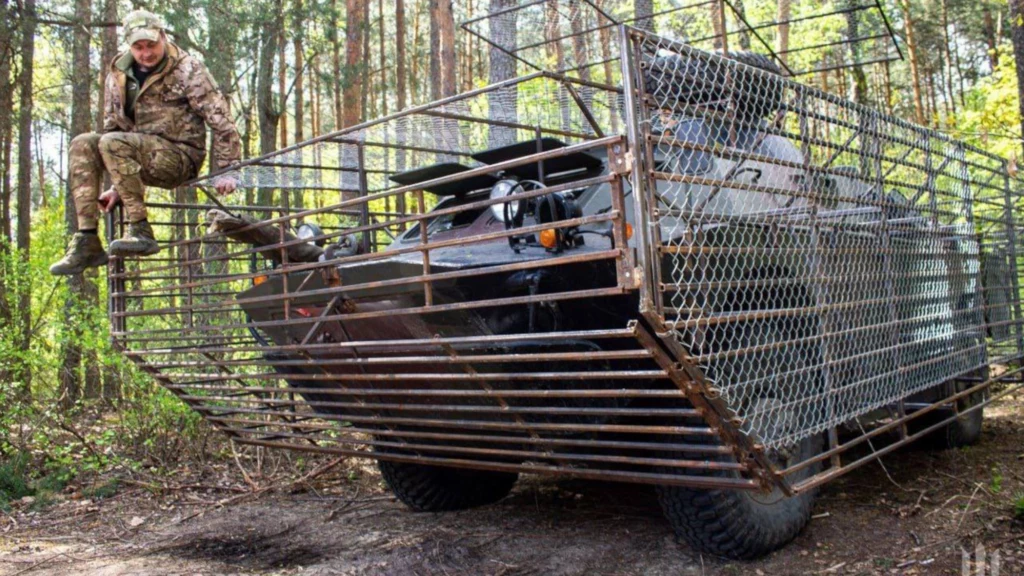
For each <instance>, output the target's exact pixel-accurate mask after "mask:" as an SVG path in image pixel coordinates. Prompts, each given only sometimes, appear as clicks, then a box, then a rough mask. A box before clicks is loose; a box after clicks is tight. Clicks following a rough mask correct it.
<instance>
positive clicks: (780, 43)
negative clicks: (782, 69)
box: [775, 0, 793, 66]
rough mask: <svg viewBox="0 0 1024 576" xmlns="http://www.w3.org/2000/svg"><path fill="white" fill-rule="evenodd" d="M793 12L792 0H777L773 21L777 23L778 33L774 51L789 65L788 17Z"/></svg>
mask: <svg viewBox="0 0 1024 576" xmlns="http://www.w3.org/2000/svg"><path fill="white" fill-rule="evenodd" d="M792 13H793V2H792V0H779V4H778V6H777V7H776V12H775V21H776V22H778V23H779V33H778V36H777V42H776V45H775V53H776V54H778V55H779V59H780V60H782V63H783V64H786V65H787V66H788V65H789V54H788V53H789V19H790V17H791V16H792Z"/></svg>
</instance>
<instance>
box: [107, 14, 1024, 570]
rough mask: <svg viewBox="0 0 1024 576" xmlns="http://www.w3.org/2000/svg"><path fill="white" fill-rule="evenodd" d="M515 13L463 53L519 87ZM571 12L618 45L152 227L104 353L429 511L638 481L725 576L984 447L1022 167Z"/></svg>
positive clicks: (571, 41)
mask: <svg viewBox="0 0 1024 576" xmlns="http://www.w3.org/2000/svg"><path fill="white" fill-rule="evenodd" d="M513 4H514V5H515V8H514V9H509V10H507V11H505V12H502V13H498V14H490V15H487V16H484V17H481V18H480V19H478V20H476V21H471V22H469V23H467V24H466V25H464V28H465V29H466V30H467V31H469V32H471V33H479V32H480V28H479V27H480V26H483V25H485V24H486V23H487V22H489V21H490V28H491V31H492V32H494V30H498V31H499V32H501V31H502V30H504V34H505V35H506V36H502V34H497V35H492V36H491V37H490V41H492V43H493V44H494V45H495V47H496V49H498V50H501V51H504V52H505V53H506V54H507V56H508V58H509V61H510V62H514V61H513V60H512V58H513V57H514V58H516V59H519V60H520V61H521V62H526V63H529V62H531V61H534V60H535V59H534V56H536V55H538V54H540V55H543V54H544V50H545V46H544V45H535V46H532V45H529V43H524V42H523V40H522V38H520V39H519V41H518V43H516V42H515V41H514V40H513V41H512V42H511V43H509V42H508V38H507V34H508V30H509V28H510V26H509V24H508V22H507V21H506V22H504V24H501V25H498V24H496V22H497V21H496V20H495V19H501V18H505V19H506V20H507V19H508V18H511V17H512V15H515V17H516V18H517V20H513V23H516V22H518V24H513V25H512V26H511V28H512V29H515V28H519V29H520V30H530V29H532V28H533V26H532V25H530V22H531V21H532V20H531V18H533V19H539V18H542V17H544V14H545V13H544V5H543V4H538V3H537V2H524V3H520V4H515V3H513ZM570 4H574V5H575V6H576V8H575V10H577V13H576V14H577V15H579V14H581V12H579V11H580V10H582V9H583V8H586V9H587V10H590V12H589V13H588V14H589V16H579V17H580V18H584V21H586V22H590V23H591V24H595V25H597V24H601V25H600V26H595V27H594V28H593V29H588V30H587V31H586V32H583V31H578V32H579V33H577V34H570V35H566V36H564V37H563V38H562V41H564V42H566V43H567V46H566V47H567V48H568V50H566V51H565V53H566V54H574V55H575V56H577V57H578V56H579V54H581V53H585V52H586V50H578V51H574V50H573V49H576V48H579V47H580V45H581V44H580V43H584V47H589V48H588V49H589V54H592V55H595V54H602V50H604V49H607V50H608V52H607V53H605V56H606V57H604V58H600V59H599V60H603V62H599V63H598V64H597V65H596V66H594V67H591V68H589V70H590V72H589V73H587V74H582V73H579V70H580V69H582V62H581V61H579V60H577V61H575V62H573V63H571V64H572V65H571V66H568V70H567V69H562V70H556V71H548V70H544V69H538V70H536V71H534V72H532V73H530V74H527V75H525V76H520V77H517V78H512V79H507V80H502V81H500V82H497V83H494V84H490V85H488V86H486V87H482V88H479V89H475V90H472V91H470V92H467V93H464V94H460V95H457V96H453V97H450V98H446V99H444V100H441V101H438V102H433V103H430V104H426V105H423V106H418V107H415V108H411V109H409V110H405V111H402V112H400V113H397V114H394V115H391V116H387V117H384V118H380V119H376V120H372V121H369V122H366V123H364V124H361V125H359V126H356V127H353V128H350V129H346V130H341V131H338V132H335V133H331V134H327V135H323V136H320V137H318V138H316V139H314V140H311V141H309V142H305V143H302V144H299V145H296V146H294V147H292V148H289V149H286V150H282V151H280V152H277V153H274V154H271V155H268V156H264V157H261V158H257V159H253V160H249V161H247V162H244V163H243V164H242V165H241V166H239V167H237V168H236V169H235V170H236V171H237V172H238V174H239V176H240V178H241V181H242V184H243V186H242V189H241V190H240V191H239V192H237V193H236V195H235V196H232V197H229V198H228V201H227V202H226V203H225V205H222V206H218V205H214V204H212V203H210V202H207V201H203V200H201V199H199V198H198V197H197V192H196V191H197V190H202V189H203V187H205V186H206V182H208V181H210V179H211V178H214V177H215V176H216V174H214V175H211V176H209V177H206V178H205V179H202V180H199V181H197V182H196V183H194V186H193V187H191V188H190V189H187V190H179V191H178V192H176V196H175V199H174V200H173V201H167V202H163V203H160V202H153V203H152V204H153V206H154V209H155V210H162V211H163V212H160V213H162V214H166V216H167V218H166V220H167V222H169V224H168V225H166V226H164V235H163V236H162V240H164V241H165V242H166V247H167V249H166V250H165V252H164V253H163V256H161V257H157V258H150V259H140V260H115V261H114V262H113V263H112V265H111V266H112V269H111V274H110V282H111V290H110V293H111V322H112V326H113V334H114V338H115V342H116V343H117V344H118V346H120V347H121V349H122V350H123V352H124V353H125V354H126V355H127V356H128V357H130V358H131V359H133V360H134V361H135V362H136V363H137V364H138V365H139V366H140V367H141V368H143V369H144V370H146V371H148V372H150V373H152V374H153V376H154V377H155V378H157V379H158V380H159V381H160V382H161V383H162V384H163V385H165V386H166V387H167V388H168V389H170V390H172V391H174V392H175V393H176V394H177V395H178V396H179V397H180V398H181V399H182V400H183V401H184V402H186V403H188V404H190V405H191V406H193V407H194V408H195V409H196V410H198V411H200V412H201V413H202V414H203V416H204V417H205V418H206V419H207V420H209V421H210V422H211V423H212V424H213V425H214V426H216V427H217V428H219V429H221V430H223V431H224V432H225V433H226V434H228V435H230V436H231V438H232V439H233V440H234V441H235V442H238V443H242V444H247V445H253V446H264V447H279V448H288V449H293V450H302V451H307V452H317V453H332V454H343V455H351V456H358V457H366V458H372V459H376V460H377V461H378V462H379V467H380V471H381V474H382V475H383V478H384V480H385V481H386V483H387V485H388V486H389V487H390V488H391V489H392V490H393V491H394V493H395V495H396V496H397V497H398V498H399V499H400V500H401V501H402V502H404V503H406V504H408V505H409V506H410V507H411V508H412V509H414V510H422V511H444V510H455V509H462V508H469V507H473V506H479V505H484V504H488V503H492V502H495V501H497V500H499V499H501V498H503V497H504V496H505V495H506V494H508V493H509V491H510V490H511V489H512V488H513V485H514V484H515V482H516V479H517V477H518V475H519V474H523V473H528V474H545V475H553V476H565V477H575V478H584V479H599V480H613V481H621V482H631V483H637V484H648V485H654V486H655V487H656V490H657V494H658V497H659V500H660V502H661V504H662V506H663V508H664V511H665V514H666V516H667V518H668V519H669V521H670V523H671V525H672V527H673V528H674V529H675V531H676V532H677V533H678V534H679V535H680V536H681V537H683V538H685V540H686V541H687V542H689V543H690V544H691V545H693V546H695V547H696V548H698V549H699V550H701V551H703V552H709V553H713V554H717V555H722V556H728V557H734V558H751V557H756V556H759V555H762V554H765V553H767V552H769V551H771V550H774V549H776V548H778V547H780V546H782V545H784V544H785V543H787V542H788V541H790V540H791V539H792V538H793V537H795V535H796V534H797V533H798V532H799V531H800V530H801V529H802V528H803V527H804V526H805V525H806V524H807V522H808V520H809V519H810V516H811V510H812V506H813V501H814V495H815V492H816V489H817V488H818V487H819V486H820V485H821V484H822V483H824V482H826V481H828V480H829V479H831V478H834V477H836V476H838V475H841V474H844V473H846V472H848V471H850V470H853V469H854V468H857V467H858V466H861V465H863V464H865V463H868V462H871V461H873V460H874V459H877V458H878V457H880V456H882V455H885V454H888V453H890V452H892V451H893V450H896V449H898V448H900V447H901V446H904V445H906V444H908V443H910V442H912V441H915V440H922V441H926V442H930V443H932V444H937V445H944V446H959V445H964V444H968V443H971V442H974V441H976V440H977V439H978V437H979V433H980V427H981V418H982V410H983V407H984V405H985V404H986V403H987V402H989V401H991V399H992V398H994V397H996V396H997V394H994V393H992V392H990V390H991V389H992V385H993V383H995V382H1001V383H1008V384H1006V385H1005V386H1003V387H1001V388H1000V390H1001V391H1000V392H999V395H1001V394H1004V393H1006V391H1008V390H1013V389H1016V388H1017V387H1019V386H1020V377H1019V375H1020V372H1021V367H1020V358H1021V355H1022V352H1024V346H1022V332H1021V329H1022V328H1021V312H1020V297H1019V295H1020V291H1019V273H1018V268H1017V256H1016V253H1017V250H1018V241H1017V239H1016V235H1015V234H1016V229H1017V226H1018V225H1019V223H1018V222H1017V218H1019V216H1017V214H1016V213H1015V212H1016V211H1015V210H1014V206H1015V202H1018V201H1019V200H1020V190H1021V185H1020V182H1019V181H1018V180H1017V179H1016V178H1015V176H1011V175H1010V173H1009V171H1008V170H1007V163H1006V162H1005V161H1004V160H1003V159H1000V158H998V157H995V156H992V155H990V154H988V153H986V152H984V151H982V150H978V149H975V148H972V147H970V146H967V145H965V144H963V143H960V142H957V141H955V140H952V139H950V138H948V137H946V136H944V135H942V134H939V133H937V132H933V131H930V130H928V129H926V128H922V127H919V126H915V125H912V124H910V123H907V122H905V121H903V120H900V119H897V118H893V117H890V116H886V115H884V114H881V113H879V112H877V111H875V110H872V109H869V108H866V107H864V106H860V105H856V104H852V103H850V102H846V101H843V100H841V99H839V98H837V97H836V96H834V95H831V94H827V93H825V92H822V91H821V90H818V89H816V88H812V87H810V86H808V85H806V84H802V83H799V82H797V81H795V80H793V79H790V78H787V76H791V75H793V74H792V71H791V70H788V69H785V68H784V67H783V66H781V65H779V64H777V63H776V62H775V61H774V60H773V59H772V58H769V57H765V56H757V55H754V54H736V53H731V54H730V55H729V56H723V55H721V54H716V53H711V52H706V51H702V50H699V49H697V48H695V47H694V46H692V45H690V44H684V43H681V42H677V41H674V40H669V39H665V38H662V37H659V36H656V35H654V34H652V33H650V32H647V31H644V30H641V29H639V28H634V27H630V26H615V24H616V21H615V20H614V18H613V17H612V16H609V15H607V14H605V13H604V12H602V11H601V10H600V9H598V8H597V7H596V6H594V5H592V4H591V3H589V2H585V1H584V2H578V3H573V2H571V1H570ZM537 10H540V12H539V14H538V13H537ZM586 18H590V20H586ZM488 19H490V20H488ZM539 21H540V20H538V22H539ZM566 25H568V24H566ZM557 41H559V40H552V42H557ZM549 47H550V46H549ZM531 51H532V52H531ZM612 56H614V57H612ZM493 66H494V62H492V67H493ZM247 194H248V196H246V195H247ZM246 198H248V200H246ZM204 215H205V218H206V223H205V227H204V225H203V224H202V223H201V221H202V220H203V218H204ZM122 225H123V223H122ZM115 228H116V226H115Z"/></svg>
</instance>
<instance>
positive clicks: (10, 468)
mask: <svg viewBox="0 0 1024 576" xmlns="http://www.w3.org/2000/svg"><path fill="white" fill-rule="evenodd" d="M25 468H26V459H25V458H23V457H21V456H15V457H14V458H11V459H10V460H8V461H6V462H0V508H3V509H4V510H6V509H8V508H9V507H10V506H9V505H10V502H12V501H14V500H19V499H21V498H24V497H25V496H32V495H33V494H35V490H33V489H32V486H31V485H30V484H29V481H28V478H27V477H26V475H25Z"/></svg>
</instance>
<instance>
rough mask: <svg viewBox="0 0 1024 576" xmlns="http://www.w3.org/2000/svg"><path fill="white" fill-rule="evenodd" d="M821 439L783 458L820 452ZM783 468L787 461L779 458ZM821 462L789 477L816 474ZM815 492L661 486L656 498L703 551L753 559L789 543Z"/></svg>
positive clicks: (678, 531) (685, 537)
mask: <svg viewBox="0 0 1024 576" xmlns="http://www.w3.org/2000/svg"><path fill="white" fill-rule="evenodd" d="M821 448H822V437H821V436H819V435H815V436H812V437H810V438H805V439H804V440H803V441H801V442H800V443H799V444H798V446H797V447H796V449H795V450H794V452H793V454H791V455H790V456H789V457H788V458H786V459H785V460H786V461H787V462H788V463H795V462H799V461H801V460H805V459H807V458H809V457H811V456H813V455H815V454H818V453H820V451H821ZM778 464H780V466H781V467H785V463H783V462H779V463H778ZM818 470H820V465H814V466H810V467H807V468H805V469H803V470H801V471H800V472H797V473H795V474H793V475H792V476H790V477H789V480H790V481H791V482H796V481H799V480H802V479H804V478H807V477H809V476H811V475H812V474H814V473H817V472H818ZM816 492H817V491H816V490H809V491H807V492H803V493H801V494H798V495H796V496H792V497H786V496H785V495H784V494H783V493H782V492H781V491H780V490H779V489H778V488H775V489H773V490H772V492H771V493H769V494H764V493H761V492H751V491H739V490H697V489H693V488H684V487H679V486H658V488H657V493H658V501H659V502H660V503H661V508H662V510H663V511H664V513H665V517H666V518H668V521H669V524H671V525H672V529H673V530H675V533H676V534H677V535H678V536H679V537H680V538H682V539H683V540H685V541H686V542H687V543H688V544H689V545H690V546H692V547H693V548H695V549H696V550H698V551H700V552H704V553H707V554H713V555H715V556H722V557H725V558H732V559H736V560H749V559H752V558H758V557H760V556H764V555H765V554H768V553H769V552H772V551H773V550H777V549H778V548H781V547H782V546H784V545H786V544H787V543H789V542H790V541H791V540H793V538H795V537H796V536H797V534H799V533H800V531H801V530H803V528H804V526H806V525H807V523H808V522H809V521H810V519H811V509H812V508H813V507H814V500H815V497H816V495H817V494H816Z"/></svg>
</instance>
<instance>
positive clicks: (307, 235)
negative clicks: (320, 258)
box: [295, 222, 324, 246]
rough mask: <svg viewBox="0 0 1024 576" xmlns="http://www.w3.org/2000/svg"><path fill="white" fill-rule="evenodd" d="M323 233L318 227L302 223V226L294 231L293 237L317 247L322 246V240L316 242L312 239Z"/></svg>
mask: <svg viewBox="0 0 1024 576" xmlns="http://www.w3.org/2000/svg"><path fill="white" fill-rule="evenodd" d="M323 233H324V231H323V230H321V229H320V227H319V226H317V225H316V224H313V223H310V222H306V223H304V224H303V225H302V226H299V229H298V230H296V231H295V235H296V236H298V237H299V239H301V240H305V241H306V242H309V243H311V244H316V245H317V246H323V245H324V239H323V238H319V239H317V240H312V238H316V237H317V236H322V235H323Z"/></svg>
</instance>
